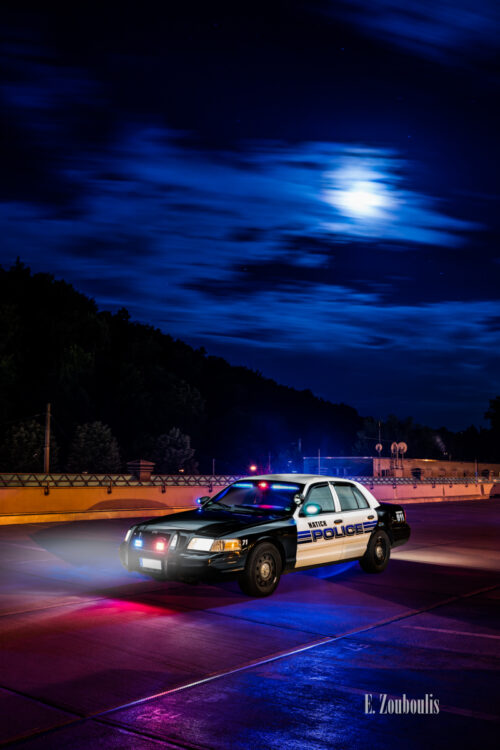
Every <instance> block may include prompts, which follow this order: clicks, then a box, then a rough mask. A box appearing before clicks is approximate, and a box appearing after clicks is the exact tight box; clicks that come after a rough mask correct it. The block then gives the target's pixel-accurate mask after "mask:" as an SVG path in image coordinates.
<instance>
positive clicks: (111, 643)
mask: <svg viewBox="0 0 500 750" xmlns="http://www.w3.org/2000/svg"><path fill="white" fill-rule="evenodd" d="M408 520H409V523H410V525H411V526H412V539H411V542H410V543H409V544H407V545H405V546H404V547H401V548H399V549H398V550H396V551H394V553H393V558H392V560H391V562H390V564H389V567H388V568H387V570H386V571H385V572H384V573H383V574H382V575H368V574H366V573H363V572H362V571H361V569H360V568H359V566H358V565H357V564H356V563H352V564H347V565H343V566H333V567H329V568H323V569H320V570H317V571H314V572H311V571H310V572H306V573H294V574H291V575H287V576H285V577H284V578H283V579H282V581H281V583H280V586H279V588H278V590H277V592H276V593H275V594H274V595H273V596H271V597H269V598H268V599H264V600H254V599H248V598H246V597H244V596H243V595H242V594H241V593H240V591H239V588H238V587H237V585H236V584H235V583H227V584H224V585H219V586H208V585H198V586H188V585H182V584H160V583H158V582H154V581H150V580H149V579H147V578H143V577H141V576H140V575H139V574H130V573H127V572H126V571H125V570H123V569H122V568H121V566H120V563H119V561H118V551H117V548H118V544H119V542H120V541H121V539H122V537H123V535H124V532H125V529H126V528H128V526H129V525H130V523H131V521H130V520H129V519H127V520H124V521H115V520H114V521H88V522H81V523H69V524H52V525H51V524H37V525H28V526H10V527H9V526H7V527H6V526H4V527H0V587H1V589H0V593H1V597H0V643H1V655H0V686H1V687H0V716H1V719H0V741H1V742H3V743H9V744H10V743H14V744H16V745H17V746H19V747H27V748H30V749H33V750H35V748H37V749H38V748H58V749H59V748H71V749H72V750H73V749H76V750H83V749H84V748H85V749H87V748H88V749H90V748H92V749H93V748H108V747H109V748H134V749H138V750H146V748H147V749H148V750H153V749H154V748H169V747H172V748H179V747H183V748H185V747H189V748H217V749H218V748H223V749H224V750H226V749H227V750H229V749H231V750H233V749H240V748H245V749H246V748H252V750H253V749H254V748H255V749H257V750H260V749H261V748H262V749H263V750H264V749H265V750H267V749H268V748H280V750H281V749H282V748H286V750H289V749H291V750H299V748H300V749H301V750H302V749H303V748H307V749H309V748H311V749H314V750H316V749H318V750H319V749H321V750H327V749H330V748H349V750H357V749H358V748H370V750H377V749H378V748H390V747H395V748H399V747H403V748H425V750H427V748H432V747H439V748H443V747H454V748H461V747H464V748H465V747H466V748H467V749H468V750H471V749H472V750H474V748H476V747H479V748H489V747H498V746H499V742H500V741H499V739H498V738H499V736H500V678H499V666H500V545H499V543H498V539H499V532H500V500H486V501H480V502H457V503H450V502H447V503H430V504H425V505H411V506H409V507H408ZM366 694H371V695H372V696H373V699H372V701H373V702H372V710H373V711H374V712H375V713H370V714H367V713H365V706H366V699H365V695H366ZM426 694H427V696H428V698H427V700H428V702H430V701H432V700H438V701H439V713H435V714H432V715H420V714H411V713H410V714H395V713H393V714H390V713H386V714H381V713H380V708H381V701H382V700H383V699H381V698H380V695H386V696H387V701H386V706H385V707H386V708H387V709H390V708H391V706H393V707H394V708H395V709H397V707H398V703H397V701H398V700H400V699H401V700H402V697H403V695H405V696H406V698H407V699H408V700H410V699H424V698H425V695H426ZM393 701H394V703H393Z"/></svg>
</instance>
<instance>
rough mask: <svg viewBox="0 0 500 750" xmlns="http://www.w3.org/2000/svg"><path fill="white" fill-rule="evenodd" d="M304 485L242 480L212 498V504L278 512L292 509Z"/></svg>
mask: <svg viewBox="0 0 500 750" xmlns="http://www.w3.org/2000/svg"><path fill="white" fill-rule="evenodd" d="M301 490H302V485H300V484H293V483H292V482H268V481H260V480H255V481H251V480H249V481H241V482H235V483H234V484H232V485H230V486H229V487H227V488H226V489H225V490H222V492H219V493H218V494H217V495H215V496H214V497H213V498H212V502H211V503H210V506H211V507H212V508H215V507H217V504H220V506H221V507H223V508H227V507H229V508H231V510H236V511H238V510H239V511H241V512H245V513H248V512H250V513H251V512H257V513H276V512H285V511H291V510H293V508H294V501H293V499H294V497H295V495H296V494H297V493H298V492H301Z"/></svg>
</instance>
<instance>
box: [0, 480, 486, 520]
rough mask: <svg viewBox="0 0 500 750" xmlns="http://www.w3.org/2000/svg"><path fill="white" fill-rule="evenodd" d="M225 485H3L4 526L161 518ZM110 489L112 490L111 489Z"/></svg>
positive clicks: (397, 495) (400, 495) (468, 495)
mask: <svg viewBox="0 0 500 750" xmlns="http://www.w3.org/2000/svg"><path fill="white" fill-rule="evenodd" d="M366 486H367V487H368V489H369V490H370V491H371V492H372V493H373V495H374V496H375V497H376V498H377V500H379V501H380V502H393V503H400V504H401V505H405V504H407V503H417V502H442V501H445V500H475V499H486V498H488V497H490V496H491V495H494V494H497V496H500V485H499V484H496V485H494V484H493V483H482V482H481V483H478V484H475V483H473V482H472V483H471V482H468V483H466V482H464V483H461V482H453V483H452V484H450V483H446V484H438V483H436V485H435V487H433V486H432V484H420V483H417V484H416V485H414V484H396V485H394V484H393V483H392V482H391V480H388V482H387V483H386V484H374V485H373V486H372V485H371V483H370V481H369V480H367V481H366ZM221 489H223V485H212V487H210V486H209V485H205V486H203V485H201V486H200V485H198V486H192V487H189V486H187V487H186V486H183V487H182V486H165V488H164V491H163V489H162V487H161V486H148V485H138V486H136V487H116V486H111V488H108V487H106V486H103V487H52V486H51V487H49V488H48V490H47V489H46V488H44V487H2V488H0V525H5V524H15V523H42V522H47V521H76V520H91V519H97V518H128V517H130V518H133V517H138V516H151V517H153V516H162V515H166V514H168V513H175V512H177V511H180V510H186V509H189V508H192V507H194V506H195V505H196V499H197V498H198V497H200V496H202V495H214V494H215V493H216V492H219V490H221ZM110 490H111V491H110Z"/></svg>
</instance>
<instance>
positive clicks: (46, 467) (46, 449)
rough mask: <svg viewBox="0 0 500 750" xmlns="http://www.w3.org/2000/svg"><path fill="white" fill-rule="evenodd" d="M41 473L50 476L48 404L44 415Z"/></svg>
mask: <svg viewBox="0 0 500 750" xmlns="http://www.w3.org/2000/svg"><path fill="white" fill-rule="evenodd" d="M43 472H44V474H50V404H47V412H46V414H45V445H44V447H43Z"/></svg>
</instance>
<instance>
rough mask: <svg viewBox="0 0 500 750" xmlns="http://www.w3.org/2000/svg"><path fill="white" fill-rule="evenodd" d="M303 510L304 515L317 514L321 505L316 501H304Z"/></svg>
mask: <svg viewBox="0 0 500 750" xmlns="http://www.w3.org/2000/svg"><path fill="white" fill-rule="evenodd" d="M303 511H304V514H305V515H306V516H317V515H318V513H321V505H318V504H317V503H306V505H304V508H303Z"/></svg>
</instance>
